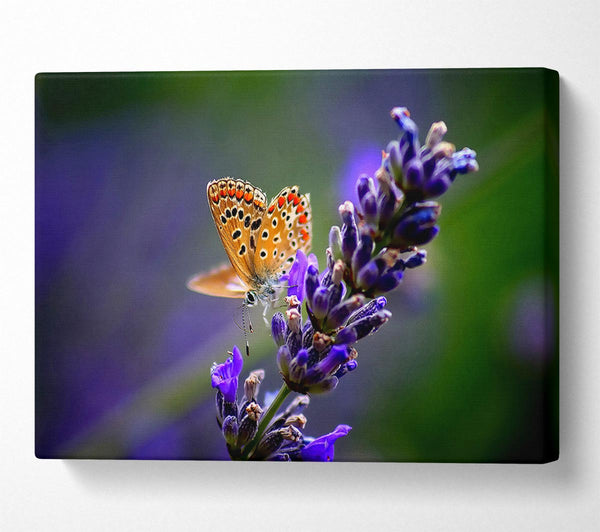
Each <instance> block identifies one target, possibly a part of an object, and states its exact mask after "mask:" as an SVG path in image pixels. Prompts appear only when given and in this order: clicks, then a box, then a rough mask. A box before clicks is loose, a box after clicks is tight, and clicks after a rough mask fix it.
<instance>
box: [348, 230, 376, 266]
mask: <svg viewBox="0 0 600 532" xmlns="http://www.w3.org/2000/svg"><path fill="white" fill-rule="evenodd" d="M374 246H375V244H374V243H373V239H372V238H371V237H370V236H369V235H361V237H360V242H359V243H358V246H357V247H356V250H355V251H354V254H353V255H352V269H353V270H354V271H355V272H358V271H360V269H361V268H362V267H363V266H364V265H365V264H366V263H367V262H369V260H371V254H372V253H373V248H374Z"/></svg>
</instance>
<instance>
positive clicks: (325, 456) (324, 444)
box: [300, 425, 352, 462]
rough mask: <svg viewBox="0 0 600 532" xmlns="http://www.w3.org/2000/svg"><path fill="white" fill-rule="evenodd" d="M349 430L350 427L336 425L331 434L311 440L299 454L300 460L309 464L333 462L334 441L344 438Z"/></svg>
mask: <svg viewBox="0 0 600 532" xmlns="http://www.w3.org/2000/svg"><path fill="white" fill-rule="evenodd" d="M351 430H352V427H350V426H349V425H338V426H337V427H336V428H335V430H334V431H333V432H330V433H329V434H325V435H324V436H321V437H320V438H317V439H316V440H313V441H312V442H310V443H309V444H308V445H306V446H305V447H304V448H303V449H302V451H301V452H300V456H301V458H302V460H305V461H309V462H331V461H333V457H334V451H335V449H334V444H335V442H336V440H337V439H338V438H341V437H342V436H346V435H347V434H348V433H349V432H350V431H351Z"/></svg>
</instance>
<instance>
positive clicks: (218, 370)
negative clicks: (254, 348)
mask: <svg viewBox="0 0 600 532" xmlns="http://www.w3.org/2000/svg"><path fill="white" fill-rule="evenodd" d="M243 365H244V360H243V358H242V354H241V353H240V350H239V349H238V347H237V346H233V352H232V354H231V356H230V357H229V358H228V359H227V360H226V361H225V362H224V363H223V364H216V363H215V364H213V367H212V368H211V371H210V373H211V385H212V387H213V388H218V389H219V391H220V392H221V393H222V394H223V397H224V400H225V401H227V402H229V403H233V402H235V400H236V395H237V387H238V376H239V374H240V372H241V371H242V367H243Z"/></svg>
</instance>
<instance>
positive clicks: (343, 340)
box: [334, 327, 358, 345]
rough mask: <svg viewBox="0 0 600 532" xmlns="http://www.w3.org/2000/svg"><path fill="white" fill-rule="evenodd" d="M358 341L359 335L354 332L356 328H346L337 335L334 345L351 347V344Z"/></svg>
mask: <svg viewBox="0 0 600 532" xmlns="http://www.w3.org/2000/svg"><path fill="white" fill-rule="evenodd" d="M357 340H358V335H357V334H356V331H355V330H354V328H353V327H344V328H343V329H341V330H340V331H339V332H338V333H337V335H336V337H335V342H334V343H335V344H336V345H342V344H346V345H350V344H353V343H354V342H356V341H357Z"/></svg>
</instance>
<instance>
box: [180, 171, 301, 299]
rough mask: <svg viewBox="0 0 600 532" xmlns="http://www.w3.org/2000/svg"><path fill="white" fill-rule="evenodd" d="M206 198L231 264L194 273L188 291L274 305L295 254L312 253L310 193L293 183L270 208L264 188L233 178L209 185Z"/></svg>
mask: <svg viewBox="0 0 600 532" xmlns="http://www.w3.org/2000/svg"><path fill="white" fill-rule="evenodd" d="M206 194H207V198H208V204H209V207H210V211H211V214H212V217H213V221H214V223H215V227H216V229H217V233H218V234H219V237H220V238H221V242H222V244H223V248H224V249H225V252H226V253H227V257H228V258H229V262H230V265H227V266H221V267H219V268H217V269H215V270H212V271H210V272H208V273H201V274H198V275H196V276H195V277H194V278H193V279H191V280H190V282H189V283H188V287H189V288H190V289H191V290H194V291H196V292H200V293H203V294H207V295H213V296H219V297H236V298H244V300H245V303H246V304H247V305H248V306H252V305H255V304H256V303H257V302H259V301H260V302H262V303H263V304H264V303H267V302H269V301H271V300H272V299H273V296H274V295H275V294H276V293H277V289H278V288H279V287H280V286H281V283H280V281H279V279H280V277H281V276H282V275H285V274H286V273H288V272H289V269H290V267H291V265H292V263H293V261H294V257H295V255H296V251H297V250H298V249H301V250H303V251H304V252H305V253H308V251H309V250H310V245H311V211H310V198H309V195H308V194H305V195H300V194H299V192H298V187H297V186H295V185H294V186H291V187H285V188H284V189H283V190H282V191H281V192H279V194H277V195H276V196H275V198H274V199H273V200H272V201H271V202H270V203H268V204H267V198H266V196H265V194H264V192H263V191H262V190H260V189H259V188H257V187H255V186H253V185H252V184H250V183H249V182H248V181H243V180H241V179H233V178H223V179H217V180H214V181H211V182H209V183H208V185H207V187H206Z"/></svg>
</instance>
